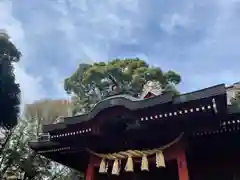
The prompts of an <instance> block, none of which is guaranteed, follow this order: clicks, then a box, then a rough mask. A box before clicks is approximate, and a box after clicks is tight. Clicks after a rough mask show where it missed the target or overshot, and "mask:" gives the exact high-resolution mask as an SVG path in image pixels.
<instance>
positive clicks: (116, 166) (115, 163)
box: [112, 159, 119, 175]
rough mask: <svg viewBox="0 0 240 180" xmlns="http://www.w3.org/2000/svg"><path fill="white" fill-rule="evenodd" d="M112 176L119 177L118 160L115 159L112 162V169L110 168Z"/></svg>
mask: <svg viewBox="0 0 240 180" xmlns="http://www.w3.org/2000/svg"><path fill="white" fill-rule="evenodd" d="M112 174H113V175H119V164H118V159H115V160H114V163H113V167H112Z"/></svg>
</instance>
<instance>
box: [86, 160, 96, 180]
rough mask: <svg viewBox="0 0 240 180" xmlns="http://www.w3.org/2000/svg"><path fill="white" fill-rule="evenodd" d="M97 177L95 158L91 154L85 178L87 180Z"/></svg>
mask: <svg viewBox="0 0 240 180" xmlns="http://www.w3.org/2000/svg"><path fill="white" fill-rule="evenodd" d="M94 178H95V171H94V159H93V157H92V156H91V157H90V159H89V162H88V167H87V170H86V175H85V179H86V180H94Z"/></svg>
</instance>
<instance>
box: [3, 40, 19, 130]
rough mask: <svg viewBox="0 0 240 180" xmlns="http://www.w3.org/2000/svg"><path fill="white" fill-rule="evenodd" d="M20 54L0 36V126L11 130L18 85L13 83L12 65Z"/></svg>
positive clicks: (16, 106)
mask: <svg viewBox="0 0 240 180" xmlns="http://www.w3.org/2000/svg"><path fill="white" fill-rule="evenodd" d="M20 57H21V53H20V52H19V51H18V50H17V48H16V47H15V46H14V44H13V43H12V42H11V41H9V39H8V38H6V37H2V36H0V126H1V128H4V129H5V130H11V129H12V128H13V127H14V126H15V125H16V124H17V118H18V113H19V104H20V102H19V101H20V100H19V96H20V88H19V84H17V83H16V82H15V75H14V72H13V70H14V68H13V63H14V62H18V61H19V59H20Z"/></svg>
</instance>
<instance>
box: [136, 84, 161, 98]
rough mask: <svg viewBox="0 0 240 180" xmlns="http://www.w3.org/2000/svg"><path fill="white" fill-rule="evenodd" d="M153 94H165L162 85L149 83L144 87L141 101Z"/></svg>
mask: <svg viewBox="0 0 240 180" xmlns="http://www.w3.org/2000/svg"><path fill="white" fill-rule="evenodd" d="M149 93H151V94H153V95H154V96H159V95H162V94H163V89H162V87H161V84H160V83H159V82H157V81H148V82H147V83H146V84H145V85H144V86H143V91H142V94H141V96H140V99H144V98H146V96H147V95H148V94H149Z"/></svg>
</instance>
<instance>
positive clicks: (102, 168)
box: [99, 158, 106, 173]
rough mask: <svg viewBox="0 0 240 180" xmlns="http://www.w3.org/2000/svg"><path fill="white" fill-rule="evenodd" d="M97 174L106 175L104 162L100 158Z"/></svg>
mask: <svg viewBox="0 0 240 180" xmlns="http://www.w3.org/2000/svg"><path fill="white" fill-rule="evenodd" d="M99 173H106V160H105V159H104V158H102V160H101V163H100V166H99Z"/></svg>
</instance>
